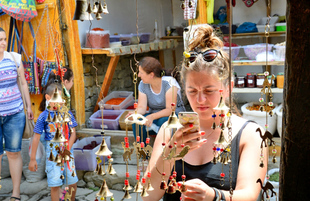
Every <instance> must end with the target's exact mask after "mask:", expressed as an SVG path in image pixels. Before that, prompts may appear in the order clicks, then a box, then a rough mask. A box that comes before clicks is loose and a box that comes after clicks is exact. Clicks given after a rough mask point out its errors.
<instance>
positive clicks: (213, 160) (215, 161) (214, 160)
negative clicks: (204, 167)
mask: <svg viewBox="0 0 310 201" xmlns="http://www.w3.org/2000/svg"><path fill="white" fill-rule="evenodd" d="M212 163H213V164H216V163H217V158H216V157H215V156H214V157H213V159H212Z"/></svg>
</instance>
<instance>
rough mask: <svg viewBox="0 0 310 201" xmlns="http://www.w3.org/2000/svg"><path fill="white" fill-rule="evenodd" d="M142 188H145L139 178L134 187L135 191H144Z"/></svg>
mask: <svg viewBox="0 0 310 201" xmlns="http://www.w3.org/2000/svg"><path fill="white" fill-rule="evenodd" d="M142 189H143V186H142V184H141V182H140V181H139V180H138V181H137V183H136V185H135V187H134V190H133V192H135V193H141V192H142Z"/></svg>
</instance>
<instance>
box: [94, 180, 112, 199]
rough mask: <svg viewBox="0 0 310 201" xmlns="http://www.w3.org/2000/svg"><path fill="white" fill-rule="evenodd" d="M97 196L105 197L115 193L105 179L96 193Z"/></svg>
mask: <svg viewBox="0 0 310 201" xmlns="http://www.w3.org/2000/svg"><path fill="white" fill-rule="evenodd" d="M96 196H99V197H104V198H106V197H111V196H113V193H111V191H110V190H109V188H108V185H107V183H106V181H105V180H103V182H102V185H101V187H100V190H99V192H98V193H97V194H96Z"/></svg>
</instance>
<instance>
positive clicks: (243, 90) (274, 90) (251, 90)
mask: <svg viewBox="0 0 310 201" xmlns="http://www.w3.org/2000/svg"><path fill="white" fill-rule="evenodd" d="M261 90H262V88H247V87H245V88H233V93H260V92H261ZM271 91H272V93H283V89H279V88H271Z"/></svg>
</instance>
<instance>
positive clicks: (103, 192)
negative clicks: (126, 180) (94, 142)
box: [95, 138, 116, 200]
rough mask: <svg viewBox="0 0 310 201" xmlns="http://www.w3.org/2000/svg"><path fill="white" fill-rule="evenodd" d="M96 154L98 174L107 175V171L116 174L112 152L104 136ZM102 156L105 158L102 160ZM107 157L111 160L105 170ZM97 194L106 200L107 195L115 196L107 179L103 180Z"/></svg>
mask: <svg viewBox="0 0 310 201" xmlns="http://www.w3.org/2000/svg"><path fill="white" fill-rule="evenodd" d="M95 154H96V155H97V167H96V170H95V172H97V174H98V175H101V176H104V175H106V172H107V173H108V174H110V175H114V174H116V171H115V170H114V168H113V167H112V162H113V158H111V155H112V152H111V151H110V150H109V148H108V145H107V143H106V141H105V139H104V138H102V141H101V144H100V147H99V150H98V151H97V152H96V153H95ZM100 157H103V160H101V158H100ZM105 157H107V158H108V161H109V163H108V168H107V170H105ZM101 162H102V163H103V165H101V164H100V163H101ZM97 196H99V197H101V199H103V200H106V198H107V197H112V198H113V193H111V192H110V190H109V188H108V186H107V184H106V181H105V180H104V181H103V183H102V185H101V188H100V190H99V192H98V193H97Z"/></svg>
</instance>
